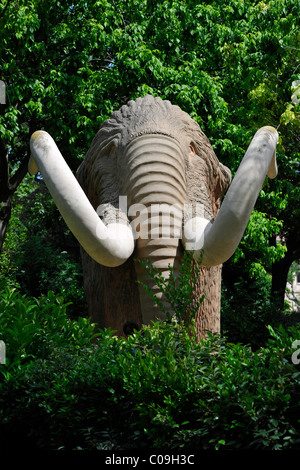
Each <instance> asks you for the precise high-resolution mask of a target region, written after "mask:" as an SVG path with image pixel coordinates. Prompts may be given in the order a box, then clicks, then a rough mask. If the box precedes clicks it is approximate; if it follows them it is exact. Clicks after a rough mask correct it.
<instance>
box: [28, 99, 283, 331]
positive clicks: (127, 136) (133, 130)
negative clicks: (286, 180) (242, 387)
mask: <svg viewBox="0 0 300 470" xmlns="http://www.w3.org/2000/svg"><path fill="white" fill-rule="evenodd" d="M277 139H278V135H277V132H276V130H275V129H274V128H272V127H263V128H261V129H260V130H258V131H257V133H256V134H255V136H254V138H253V140H252V142H251V144H250V146H249V148H248V150H247V152H246V154H245V156H244V158H243V160H242V162H241V164H240V167H239V169H238V171H237V173H236V175H235V178H234V179H233V181H232V183H231V184H230V181H231V173H230V170H229V169H228V168H226V167H225V166H224V165H222V164H221V163H220V162H219V160H218V159H217V157H216V155H215V153H214V151H213V149H212V146H211V144H210V142H209V140H208V139H207V137H206V136H205V135H204V134H203V132H202V131H201V129H200V127H199V125H198V124H197V123H196V122H195V121H194V120H193V119H191V118H190V116H189V115H188V114H187V113H185V112H183V111H182V110H181V109H180V108H179V107H177V106H174V105H172V104H171V103H170V102H169V101H163V100H161V99H160V98H154V97H152V96H146V97H144V98H139V99H137V100H136V101H129V102H128V103H127V105H124V106H122V107H121V109H120V110H119V111H116V112H114V113H113V114H112V116H111V117H110V119H108V120H107V121H106V122H105V123H104V124H103V125H102V126H101V128H100V129H99V131H98V133H97V134H96V136H95V137H94V140H93V142H92V144H91V147H90V149H89V150H88V152H87V155H86V157H85V159H84V161H83V162H82V164H81V165H80V167H79V169H78V171H77V179H76V178H75V177H74V175H73V173H72V172H71V170H70V169H69V168H68V166H67V164H66V163H65V161H64V159H63V157H62V156H61V154H60V152H59V150H58V148H57V146H56V144H55V143H54V141H53V139H52V138H51V137H50V135H49V134H47V133H46V132H44V131H37V132H35V133H34V134H33V135H32V137H31V142H30V145H31V159H30V162H29V172H30V173H31V174H35V173H37V171H40V172H41V174H42V176H43V178H44V181H45V183H46V185H47V187H48V189H49V191H50V193H51V195H52V197H53V199H54V201H55V202H56V204H57V207H58V209H59V210H60V212H61V214H62V216H63V218H64V220H65V221H66V223H67V225H68V226H69V228H70V230H71V231H72V232H73V234H74V235H75V237H76V238H77V239H78V241H79V243H80V245H81V252H82V264H83V274H84V287H85V292H86V298H87V302H88V308H89V312H90V316H91V319H92V321H93V322H96V323H98V325H99V327H100V328H105V327H111V328H112V329H113V330H116V331H117V333H118V334H120V335H121V334H123V331H124V326H125V325H126V324H133V325H141V324H147V323H149V322H151V321H152V320H155V319H156V318H163V315H162V312H161V311H160V309H159V307H158V306H157V305H156V304H155V302H154V301H153V299H152V297H151V296H150V295H149V294H148V293H147V292H146V291H145V289H144V288H143V287H142V286H141V285H140V284H139V283H137V280H140V281H142V282H143V283H144V284H146V285H148V286H149V287H150V288H151V289H152V291H153V292H154V293H155V295H156V296H157V297H158V298H161V296H162V293H161V292H159V290H158V288H157V286H156V285H155V282H153V279H152V278H150V277H149V275H148V273H147V272H146V270H145V269H144V267H143V266H142V264H141V263H139V262H138V260H139V259H144V260H149V261H150V262H151V263H152V264H153V266H155V267H156V268H157V269H159V271H160V272H161V273H162V274H163V275H164V276H165V277H167V276H168V273H169V265H171V266H172V267H173V269H174V272H175V273H176V271H177V270H178V267H179V265H180V262H181V260H182V256H183V252H184V249H188V250H193V253H194V259H195V262H197V260H199V259H201V270H200V276H199V279H198V280H197V284H196V287H195V289H194V293H193V295H194V299H195V300H197V299H199V298H200V297H201V296H202V295H203V294H204V295H205V299H204V301H203V302H202V303H201V305H200V307H199V310H198V312H197V314H196V327H197V334H198V338H201V337H203V335H204V333H205V330H211V331H213V332H218V331H219V330H220V291H221V266H222V263H224V262H225V261H226V260H227V259H228V258H230V257H231V255H232V254H233V253H234V251H235V249H236V247H237V246H238V244H239V242H240V240H241V238H242V235H243V233H244V230H245V228H246V225H247V223H248V220H249V217H250V215H251V212H252V210H253V207H254V204H255V201H256V199H257V196H258V194H259V191H260V189H261V187H262V184H263V182H264V179H265V177H266V175H268V176H269V177H270V178H274V177H275V176H276V174H277V167H276V157H275V149H276V143H277ZM229 185H230V186H229ZM228 187H229V189H228ZM227 189H228V191H227V194H226V197H225V199H224V201H223V203H222V205H221V207H220V200H221V197H222V195H223V194H224V193H225V192H226V190H227ZM161 300H162V302H164V301H165V299H163V298H161Z"/></svg>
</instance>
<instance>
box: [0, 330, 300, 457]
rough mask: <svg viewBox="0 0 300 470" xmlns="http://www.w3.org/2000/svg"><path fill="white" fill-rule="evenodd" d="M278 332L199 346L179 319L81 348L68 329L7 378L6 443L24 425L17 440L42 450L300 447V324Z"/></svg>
mask: <svg viewBox="0 0 300 470" xmlns="http://www.w3.org/2000/svg"><path fill="white" fill-rule="evenodd" d="M84 329H85V328H83V330H84ZM269 332H270V334H271V335H270V337H269V340H268V342H267V343H266V345H265V347H264V348H260V349H259V350H257V351H255V352H253V351H252V350H251V348H250V347H247V346H243V345H241V344H228V343H226V341H225V339H223V338H221V337H219V336H217V335H216V336H215V335H209V336H208V337H207V339H206V340H203V341H202V342H201V343H200V344H197V343H196V341H195V336H194V331H193V328H191V329H190V330H187V329H185V328H183V327H182V326H181V324H180V323H176V322H169V323H168V322H167V323H160V324H153V325H152V326H151V327H144V328H143V329H142V330H141V331H139V332H137V333H135V334H134V335H132V336H130V337H129V338H128V339H125V338H116V337H115V336H114V335H113V332H111V331H109V330H106V331H100V333H99V334H100V336H99V337H98V338H97V339H96V340H95V341H94V343H93V344H83V345H82V347H81V348H78V347H76V344H77V346H78V343H76V342H75V344H71V343H72V342H69V338H68V337H67V336H66V337H65V339H64V341H60V343H59V346H58V347H54V348H53V349H52V351H51V352H50V353H49V354H48V355H46V356H45V357H43V358H35V359H34V360H31V361H30V362H28V363H25V364H23V366H22V367H19V368H16V369H15V370H14V371H13V372H11V373H10V374H4V375H3V376H2V380H1V385H0V400H1V416H0V423H2V424H1V425H0V439H1V442H6V445H8V444H9V442H13V445H16V444H15V442H16V441H15V432H16V430H18V439H19V441H18V446H19V445H20V442H21V443H22V442H24V443H25V444H26V446H27V447H30V446H31V447H33V448H38V449H59V448H60V449H66V450H67V449H75V448H77V449H78V448H80V449H98V450H102V449H128V448H144V447H146V448H164V449H185V450H186V449H189V448H190V449H193V450H204V449H208V450H209V449H212V450H214V449H220V448H224V449H243V450H245V449H263V450H270V449H299V448H300V426H299V405H300V371H299V365H297V364H296V363H293V361H292V354H294V356H293V357H294V359H295V357H296V358H297V357H299V355H298V356H297V355H296V356H295V349H293V347H292V345H293V342H294V341H295V340H297V339H299V329H298V330H297V329H296V328H292V329H291V330H289V331H288V332H287V331H285V330H284V329H283V328H281V329H279V330H278V331H274V330H272V329H271V328H270V329H269ZM74 345H75V347H74ZM294 362H297V361H295V360H294ZM2 368H3V370H4V371H5V366H2ZM4 404H5V406H4Z"/></svg>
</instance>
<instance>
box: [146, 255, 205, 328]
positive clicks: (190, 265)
mask: <svg viewBox="0 0 300 470" xmlns="http://www.w3.org/2000/svg"><path fill="white" fill-rule="evenodd" d="M138 262H139V263H140V264H141V265H142V266H143V267H144V269H145V270H146V271H147V272H148V274H149V276H150V277H151V279H153V280H154V281H155V284H156V285H157V286H158V288H159V290H160V292H162V294H163V297H164V299H166V301H167V303H168V307H167V306H166V305H165V303H164V302H163V301H161V300H159V299H158V298H157V297H156V296H155V293H153V291H152V290H151V288H149V287H148V286H147V285H146V284H144V283H142V282H140V281H138V282H139V283H140V284H141V285H142V286H143V288H144V289H145V290H146V292H148V294H149V295H150V296H151V297H152V298H153V300H154V302H155V303H157V304H158V306H159V307H160V309H161V311H162V312H163V313H164V314H165V317H166V318H167V319H168V321H171V318H170V309H171V312H172V315H175V317H176V320H177V321H180V322H185V321H187V322H188V323H189V322H191V321H192V320H193V319H194V318H195V314H196V312H197V310H198V309H199V305H200V303H201V302H203V300H204V296H202V297H201V298H200V299H199V300H197V301H195V299H194V298H193V290H194V288H195V285H196V283H197V279H198V277H199V274H200V268H201V263H200V262H195V261H194V260H193V252H192V251H186V250H185V251H184V254H183V258H182V261H181V264H180V267H179V269H178V272H177V271H176V270H175V269H174V267H173V266H171V265H169V276H168V277H167V278H165V277H164V276H163V275H162V273H161V271H160V270H159V269H158V268H156V267H155V266H154V265H153V264H152V263H151V262H150V261H149V260H146V261H144V260H142V259H138Z"/></svg>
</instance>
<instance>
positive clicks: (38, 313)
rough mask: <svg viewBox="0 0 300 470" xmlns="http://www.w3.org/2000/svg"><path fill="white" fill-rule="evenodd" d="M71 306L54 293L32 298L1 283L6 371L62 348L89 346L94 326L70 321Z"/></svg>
mask: <svg viewBox="0 0 300 470" xmlns="http://www.w3.org/2000/svg"><path fill="white" fill-rule="evenodd" d="M68 305H69V304H68V303H65V301H64V299H63V297H56V296H55V295H54V293H53V292H51V291H49V292H48V294H47V295H42V296H40V297H39V298H30V297H27V296H26V295H22V294H20V293H19V292H18V291H17V290H16V289H15V288H12V287H10V286H5V285H4V283H0V340H2V341H4V343H5V346H6V369H7V370H9V369H15V368H16V367H18V366H19V365H22V364H24V362H28V361H30V360H32V359H37V358H46V357H47V356H48V355H49V354H50V353H51V352H52V351H53V349H56V348H59V347H61V346H65V345H68V346H72V347H74V348H81V347H83V346H84V345H86V344H89V343H90V341H91V338H92V337H93V330H94V325H91V324H90V321H89V319H87V318H83V317H80V318H78V321H75V320H70V319H69V317H68V315H67V308H68Z"/></svg>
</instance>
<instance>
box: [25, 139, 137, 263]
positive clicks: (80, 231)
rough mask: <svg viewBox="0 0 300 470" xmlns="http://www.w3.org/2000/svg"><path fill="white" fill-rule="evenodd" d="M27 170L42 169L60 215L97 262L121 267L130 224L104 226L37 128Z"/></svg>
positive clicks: (128, 249)
mask: <svg viewBox="0 0 300 470" xmlns="http://www.w3.org/2000/svg"><path fill="white" fill-rule="evenodd" d="M30 149H31V157H30V161H29V164H28V170H29V172H30V173H31V174H36V173H37V172H38V171H40V172H41V174H42V176H43V179H44V181H45V183H46V185H47V187H48V189H49V192H50V194H51V196H52V197H53V199H54V201H55V203H56V205H57V207H58V209H59V211H60V213H61V215H62V216H63V218H64V220H65V222H66V224H67V225H68V227H69V228H70V230H71V232H72V233H73V234H74V235H75V237H76V238H77V240H78V241H79V243H80V244H81V246H82V247H83V248H84V249H85V251H86V252H87V253H88V254H89V255H90V256H91V257H92V258H93V259H94V260H95V261H97V262H98V263H99V264H103V265H104V266H110V267H114V266H120V265H121V264H123V263H124V262H125V261H126V260H127V259H128V258H129V257H130V255H131V254H132V252H133V250H134V245H135V241H134V235H133V232H132V228H131V226H130V225H129V224H128V225H127V224H126V223H124V222H122V221H120V222H119V223H113V224H109V225H107V226H106V225H105V224H104V223H103V222H102V220H101V219H100V218H99V216H98V214H97V213H96V211H95V210H94V208H93V207H92V205H91V203H90V201H89V200H88V198H87V197H86V195H85V193H84V191H83V189H82V188H81V186H80V184H79V183H78V181H77V179H76V178H75V176H74V175H73V173H72V171H71V170H70V168H69V167H68V165H67V163H66V162H65V160H64V158H63V157H62V155H61V153H60V151H59V150H58V148H57V146H56V144H55V142H54V140H53V139H52V137H51V136H50V135H49V134H48V133H47V132H44V131H36V132H35V133H34V134H33V135H32V136H31V139H30Z"/></svg>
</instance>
